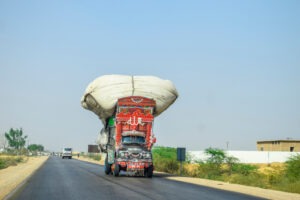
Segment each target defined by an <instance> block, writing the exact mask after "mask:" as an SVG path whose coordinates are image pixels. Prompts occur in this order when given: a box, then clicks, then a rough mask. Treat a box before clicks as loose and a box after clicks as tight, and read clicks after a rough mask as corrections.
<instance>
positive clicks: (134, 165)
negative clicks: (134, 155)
mask: <svg viewBox="0 0 300 200" xmlns="http://www.w3.org/2000/svg"><path fill="white" fill-rule="evenodd" d="M128 167H129V168H138V169H139V168H144V163H141V162H131V163H129V164H128Z"/></svg>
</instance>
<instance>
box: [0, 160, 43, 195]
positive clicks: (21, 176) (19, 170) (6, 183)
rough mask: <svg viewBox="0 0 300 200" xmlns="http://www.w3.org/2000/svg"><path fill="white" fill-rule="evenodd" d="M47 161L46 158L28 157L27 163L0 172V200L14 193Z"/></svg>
mask: <svg viewBox="0 0 300 200" xmlns="http://www.w3.org/2000/svg"><path fill="white" fill-rule="evenodd" d="M47 159H48V156H41V157H29V158H28V160H27V161H25V162H22V163H19V164H18V165H17V166H10V167H8V168H6V169H2V170H0V188H1V190H0V199H4V198H5V197H6V196H7V195H8V194H10V193H11V192H12V191H14V190H15V189H16V188H17V187H18V186H19V185H20V184H21V183H23V182H24V181H25V180H26V179H27V178H29V177H30V176H31V175H32V174H33V173H34V172H35V171H36V170H37V169H39V168H40V167H41V166H42V164H43V163H44V162H45V161H46V160H47Z"/></svg>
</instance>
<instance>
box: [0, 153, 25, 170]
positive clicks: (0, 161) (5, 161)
mask: <svg viewBox="0 0 300 200" xmlns="http://www.w3.org/2000/svg"><path fill="white" fill-rule="evenodd" d="M23 160H24V159H23V158H22V157H19V156H18V157H6V158H0V169H5V168H7V167H9V166H15V165H17V164H18V163H20V162H23Z"/></svg>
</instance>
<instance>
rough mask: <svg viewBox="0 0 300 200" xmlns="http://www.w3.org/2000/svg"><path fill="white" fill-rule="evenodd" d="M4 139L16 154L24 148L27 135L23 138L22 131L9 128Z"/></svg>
mask: <svg viewBox="0 0 300 200" xmlns="http://www.w3.org/2000/svg"><path fill="white" fill-rule="evenodd" d="M5 138H6V139H7V141H8V144H9V146H10V147H11V148H13V149H15V150H16V151H17V152H20V150H21V149H22V148H23V147H24V146H25V143H26V138H27V135H25V136H23V130H22V128H20V129H13V128H11V129H10V130H9V131H8V132H6V133H5Z"/></svg>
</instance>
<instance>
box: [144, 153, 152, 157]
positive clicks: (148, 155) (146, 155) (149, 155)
mask: <svg viewBox="0 0 300 200" xmlns="http://www.w3.org/2000/svg"><path fill="white" fill-rule="evenodd" d="M143 157H144V158H151V153H143Z"/></svg>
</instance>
